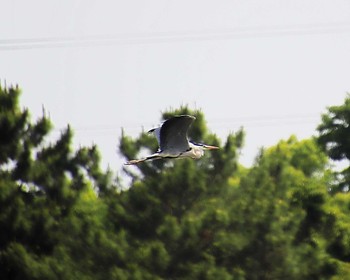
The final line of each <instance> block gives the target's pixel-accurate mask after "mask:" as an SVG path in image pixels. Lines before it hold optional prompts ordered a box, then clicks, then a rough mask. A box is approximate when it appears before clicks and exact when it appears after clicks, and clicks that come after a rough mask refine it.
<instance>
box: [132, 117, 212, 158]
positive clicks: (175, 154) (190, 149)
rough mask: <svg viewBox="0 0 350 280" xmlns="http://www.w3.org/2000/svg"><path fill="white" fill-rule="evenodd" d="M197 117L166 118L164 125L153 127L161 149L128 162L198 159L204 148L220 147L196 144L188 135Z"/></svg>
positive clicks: (152, 130)
mask: <svg viewBox="0 0 350 280" xmlns="http://www.w3.org/2000/svg"><path fill="white" fill-rule="evenodd" d="M195 119H196V118H195V117H193V116H188V115H182V116H175V117H172V118H170V119H168V120H166V121H165V122H164V123H163V124H162V126H160V127H157V128H154V129H151V130H150V131H149V132H152V133H154V135H155V136H156V138H157V141H158V144H159V150H158V151H157V152H156V153H154V154H152V155H149V156H147V157H146V158H143V159H135V160H130V161H128V162H127V163H126V164H127V165H132V164H138V163H140V162H143V161H146V160H152V159H160V158H193V159H198V158H200V157H202V156H203V155H204V150H211V149H218V147H215V146H209V145H205V144H196V143H193V142H190V141H189V140H188V137H187V132H188V129H189V128H190V126H191V124H192V122H193V121H194V120H195Z"/></svg>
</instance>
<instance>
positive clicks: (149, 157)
mask: <svg viewBox="0 0 350 280" xmlns="http://www.w3.org/2000/svg"><path fill="white" fill-rule="evenodd" d="M160 158H162V157H160V156H159V155H158V154H154V155H150V156H148V157H145V158H141V159H132V160H129V161H127V162H126V163H125V165H135V164H139V163H141V162H144V161H146V160H153V159H160Z"/></svg>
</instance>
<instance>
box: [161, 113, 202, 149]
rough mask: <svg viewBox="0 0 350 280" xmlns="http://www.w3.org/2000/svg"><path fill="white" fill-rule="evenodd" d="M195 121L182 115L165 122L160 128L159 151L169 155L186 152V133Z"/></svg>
mask: <svg viewBox="0 0 350 280" xmlns="http://www.w3.org/2000/svg"><path fill="white" fill-rule="evenodd" d="M195 119H196V118H195V117H193V116H188V115H182V116H175V117H173V118H171V119H168V120H166V121H165V122H164V123H163V125H162V126H161V128H160V150H161V151H162V152H165V153H170V154H176V153H182V152H185V151H187V150H188V149H189V148H190V146H189V143H188V138H187V131H188V129H189V127H190V125H191V124H192V122H193V121H194V120H195Z"/></svg>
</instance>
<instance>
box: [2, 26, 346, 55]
mask: <svg viewBox="0 0 350 280" xmlns="http://www.w3.org/2000/svg"><path fill="white" fill-rule="evenodd" d="M349 32H350V22H341V23H323V24H303V25H287V26H265V27H245V28H243V27H240V28H231V29H219V30H206V31H188V32H185V31H184V32H153V33H134V34H112V35H89V36H67V37H43V38H19V39H3V40H0V50H2V51H15V50H31V49H50V48H86V47H97V46H113V45H129V44H160V43H172V42H195V41H217V40H234V39H244V38H260V37H262V38H263V37H283V36H305V35H322V34H342V33H349Z"/></svg>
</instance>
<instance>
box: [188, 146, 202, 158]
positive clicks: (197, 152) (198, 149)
mask: <svg viewBox="0 0 350 280" xmlns="http://www.w3.org/2000/svg"><path fill="white" fill-rule="evenodd" d="M190 147H191V151H192V154H193V158H200V157H202V156H203V155H204V151H203V147H202V146H198V145H196V144H193V143H190Z"/></svg>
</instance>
